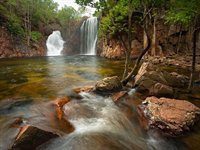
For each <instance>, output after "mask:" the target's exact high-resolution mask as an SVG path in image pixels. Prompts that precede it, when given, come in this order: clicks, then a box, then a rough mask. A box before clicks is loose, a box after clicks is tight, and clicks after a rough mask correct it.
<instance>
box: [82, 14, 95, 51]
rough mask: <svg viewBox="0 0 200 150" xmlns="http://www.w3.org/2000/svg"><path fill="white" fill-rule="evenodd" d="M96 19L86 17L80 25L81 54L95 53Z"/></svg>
mask: <svg viewBox="0 0 200 150" xmlns="http://www.w3.org/2000/svg"><path fill="white" fill-rule="evenodd" d="M97 30H98V20H97V17H91V18H88V19H87V20H86V21H84V22H83V24H82V26H81V54H82V55H96V43H97Z"/></svg>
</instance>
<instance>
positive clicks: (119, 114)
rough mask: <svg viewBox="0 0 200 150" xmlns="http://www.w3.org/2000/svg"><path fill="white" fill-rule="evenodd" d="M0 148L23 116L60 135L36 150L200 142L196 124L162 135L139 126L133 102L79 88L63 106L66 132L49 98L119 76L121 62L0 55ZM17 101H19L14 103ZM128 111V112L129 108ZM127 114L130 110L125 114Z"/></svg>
mask: <svg viewBox="0 0 200 150" xmlns="http://www.w3.org/2000/svg"><path fill="white" fill-rule="evenodd" d="M0 64H1V65H0V69H1V71H0V149H2V150H6V149H9V148H10V145H11V144H12V142H13V141H14V138H15V135H16V132H17V131H16V129H14V128H12V127H11V126H10V125H11V124H12V122H13V121H14V120H15V119H16V118H18V117H22V118H23V120H24V123H26V124H31V125H34V126H37V127H39V128H45V129H48V130H50V131H53V132H57V133H59V134H60V135H62V136H61V137H59V138H56V139H53V140H51V141H50V142H48V143H46V144H43V145H41V146H40V147H38V149H40V150H55V149H56V150H65V149H66V150H93V149H95V150H122V149H124V150H135V149H136V150H140V149H144V150H146V149H150V150H151V149H157V150H169V149H170V150H179V149H181V150H182V149H198V148H199V147H200V142H199V139H200V130H199V126H196V128H193V129H192V131H191V133H189V134H186V136H184V137H179V138H164V137H162V136H161V135H159V134H158V133H157V132H156V131H148V132H146V131H144V130H143V129H142V127H141V126H140V125H139V121H138V118H137V113H136V105H137V104H139V103H141V100H140V99H139V98H137V97H135V98H134V99H133V101H132V102H131V103H132V106H131V107H130V105H128V102H126V101H124V102H122V103H120V104H118V105H116V104H115V103H114V102H113V101H112V100H111V98H110V97H102V96H99V95H92V94H89V93H81V95H82V97H83V99H81V100H80V99H76V96H74V98H72V100H71V101H70V102H69V103H68V104H67V105H65V106H64V108H63V109H64V113H65V118H66V119H67V120H68V121H69V122H70V123H71V124H72V125H73V126H74V127H75V131H74V132H72V133H70V134H67V133H65V132H64V129H63V127H57V126H56V125H55V124H54V125H52V122H51V121H50V120H49V118H48V114H50V113H51V110H49V109H48V106H47V105H48V103H49V102H50V101H52V100H54V99H55V98H57V97H61V96H68V95H70V96H71V95H72V97H73V92H72V89H73V88H76V87H80V86H84V85H94V84H95V82H96V80H99V79H102V78H103V77H106V76H112V75H118V76H120V75H121V74H122V71H123V66H124V64H123V61H110V60H106V59H103V58H98V57H95V56H79V55H77V56H65V57H63V56H57V57H39V58H20V59H2V60H0ZM13 101H17V102H18V103H13ZM127 111H131V112H129V113H127ZM127 114H130V116H128V115H127Z"/></svg>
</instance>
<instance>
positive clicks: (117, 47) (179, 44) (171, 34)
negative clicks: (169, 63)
mask: <svg viewBox="0 0 200 150" xmlns="http://www.w3.org/2000/svg"><path fill="white" fill-rule="evenodd" d="M151 30H152V31H150V33H151V37H152V46H151V50H150V51H149V54H150V55H153V56H173V55H175V54H187V55H192V29H185V28H184V27H182V26H174V25H167V24H165V22H164V20H163V19H158V20H157V21H156V23H155V26H154V29H153V27H152V29H151ZM135 33H137V35H135V37H134V38H133V41H132V44H131V45H132V55H131V57H137V55H138V54H139V53H140V50H141V49H142V47H143V44H144V43H145V41H143V35H142V34H143V31H142V30H141V29H140V28H136V32H135ZM198 39H200V34H199V35H198ZM125 41H128V40H125ZM143 42H144V43H143ZM124 50H125V49H124V47H123V45H122V42H121V41H119V40H116V39H101V40H99V45H98V52H99V54H100V55H101V56H103V57H106V58H118V59H122V58H124V57H125V52H124ZM197 55H200V42H197Z"/></svg>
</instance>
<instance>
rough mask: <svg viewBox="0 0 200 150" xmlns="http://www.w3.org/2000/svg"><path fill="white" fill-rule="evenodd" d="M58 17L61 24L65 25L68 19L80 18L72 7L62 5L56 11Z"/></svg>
mask: <svg viewBox="0 0 200 150" xmlns="http://www.w3.org/2000/svg"><path fill="white" fill-rule="evenodd" d="M57 16H58V19H59V21H60V23H61V25H63V26H64V25H66V24H67V22H69V21H70V20H76V19H78V18H80V14H79V13H78V12H77V11H76V10H75V9H74V8H73V7H67V6H65V7H63V8H62V9H61V10H59V11H58V14H57Z"/></svg>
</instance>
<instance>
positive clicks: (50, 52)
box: [46, 31, 65, 56]
mask: <svg viewBox="0 0 200 150" xmlns="http://www.w3.org/2000/svg"><path fill="white" fill-rule="evenodd" d="M64 43H65V41H64V40H63V38H62V36H61V33H60V31H53V33H52V34H51V35H49V37H48V39H47V42H46V46H47V56H58V55H61V51H62V50H63V45H64Z"/></svg>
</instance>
